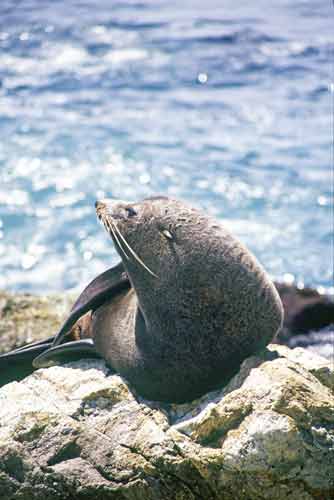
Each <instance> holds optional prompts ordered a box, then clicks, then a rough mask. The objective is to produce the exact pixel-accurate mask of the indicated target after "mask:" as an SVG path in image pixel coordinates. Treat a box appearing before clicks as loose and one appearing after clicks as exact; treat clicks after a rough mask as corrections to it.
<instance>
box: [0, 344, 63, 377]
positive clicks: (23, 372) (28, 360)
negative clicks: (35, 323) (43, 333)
mask: <svg viewBox="0 0 334 500" xmlns="http://www.w3.org/2000/svg"><path fill="white" fill-rule="evenodd" d="M53 339H54V337H49V338H48V339H45V340H41V341H38V342H34V343H32V344H28V345H27V346H23V347H20V348H19V349H15V350H14V351H11V352H7V353H5V354H2V355H0V387H1V386H2V385H5V384H8V383H9V382H12V381H13V380H17V381H18V380H22V379H23V378H24V377H26V376H27V375H29V374H30V373H31V367H32V362H33V360H34V359H35V358H36V356H39V355H40V354H42V353H43V352H44V351H47V350H48V349H50V347H51V346H52V343H53Z"/></svg>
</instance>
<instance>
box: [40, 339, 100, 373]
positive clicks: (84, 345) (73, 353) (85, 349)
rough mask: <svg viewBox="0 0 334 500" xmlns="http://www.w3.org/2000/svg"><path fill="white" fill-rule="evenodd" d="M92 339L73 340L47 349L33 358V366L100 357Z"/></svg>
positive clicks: (41, 366) (46, 365)
mask: <svg viewBox="0 0 334 500" xmlns="http://www.w3.org/2000/svg"><path fill="white" fill-rule="evenodd" d="M100 357H101V356H100V355H99V354H98V353H97V352H96V349H95V347H94V342H93V340H92V339H83V340H74V341H72V342H66V343H65V344H61V345H57V346H55V347H51V348H50V349H47V350H46V351H44V352H43V353H42V354H40V355H39V356H37V358H35V359H34V360H33V363H32V364H33V366H34V368H47V367H49V366H54V365H57V364H59V363H64V362H65V363H69V362H70V361H77V360H78V359H82V358H100Z"/></svg>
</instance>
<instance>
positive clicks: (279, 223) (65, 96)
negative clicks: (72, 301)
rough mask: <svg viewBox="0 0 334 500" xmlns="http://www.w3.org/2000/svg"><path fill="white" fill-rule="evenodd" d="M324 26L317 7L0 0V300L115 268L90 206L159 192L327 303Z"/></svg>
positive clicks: (329, 91)
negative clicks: (193, 209) (190, 207)
mask: <svg viewBox="0 0 334 500" xmlns="http://www.w3.org/2000/svg"><path fill="white" fill-rule="evenodd" d="M333 22H334V8H333V5H332V4H331V2H329V1H328V0H308V1H300V0H297V1H292V0H289V1H287V0H280V1H279V2H274V1H270V0H267V1H264V0H260V1H258V2H256V3H255V4H254V5H251V4H250V3H249V2H246V1H243V0H240V1H239V2H232V1H231V0H224V1H218V0H216V1H213V0H207V1H206V2H202V1H197V0H193V1H184V2H177V1H175V0H172V1H168V2H167V1H161V0H143V1H141V0H137V1H136V0H131V1H129V0H126V1H107V0H100V1H99V2H94V1H93V0H89V1H88V0H76V1H75V0H72V1H71V0H69V1H65V0H53V1H46V0H44V1H43V0H22V1H20V2H17V1H16V0H1V3H0V132H1V134H0V288H7V289H11V290H20V291H33V292H42V293H43V292H50V291H55V290H63V289H70V288H82V287H83V285H85V284H86V283H87V281H88V280H90V279H92V278H93V277H94V276H96V274H97V273H98V272H101V271H103V270H104V269H106V268H107V267H109V266H110V265H113V264H115V263H116V261H117V260H118V257H117V255H116V253H115V251H114V249H113V247H112V243H111V241H110V240H109V239H108V236H107V234H106V233H105V232H104V231H103V229H102V227H101V226H100V224H98V223H97V220H96V217H95V210H94V201H95V199H96V198H101V197H105V196H108V197H115V198H122V199H129V200H134V199H140V198H142V197H145V196H149V195H152V194H158V193H160V194H161V193H162V194H167V195H170V196H175V197H179V198H183V199H185V200H186V201H189V202H190V203H192V204H195V205H198V206H201V207H203V208H204V209H205V210H206V211H207V212H208V213H211V214H213V215H215V216H216V217H218V218H219V219H221V220H222V222H223V223H224V224H226V225H227V226H228V227H229V228H230V229H231V230H232V231H233V232H234V233H235V234H237V235H238V236H239V237H240V238H241V239H242V240H243V241H244V242H245V243H246V244H247V245H248V246H249V248H250V249H251V250H252V251H253V252H254V253H255V254H256V256H257V257H258V259H259V260H260V261H261V262H262V264H263V265H264V266H265V268H266V269H267V270H268V272H269V273H270V274H271V276H272V277H273V278H275V279H280V280H282V279H284V280H286V281H289V282H293V281H295V282H296V283H298V284H299V285H301V286H302V285H303V284H304V283H305V284H309V285H312V286H316V287H319V289H320V290H327V291H328V290H329V291H331V292H333V288H332V279H333V277H332V271H333V266H332V262H333V246H332V241H333V233H332V231H333V228H332V221H331V210H332V207H331V197H332V191H331V190H332V182H333V173H332V169H331V166H332V162H333V152H332V140H333V139H332V133H333V132H332V130H333V123H332V118H331V115H332V112H333V91H334V84H333ZM331 61H332V62H331Z"/></svg>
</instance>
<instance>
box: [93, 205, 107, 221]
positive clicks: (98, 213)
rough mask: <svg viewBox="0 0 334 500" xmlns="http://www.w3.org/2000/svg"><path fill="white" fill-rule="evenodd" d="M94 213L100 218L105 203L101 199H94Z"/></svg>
mask: <svg viewBox="0 0 334 500" xmlns="http://www.w3.org/2000/svg"><path fill="white" fill-rule="evenodd" d="M95 209H96V215H97V216H98V218H99V220H101V218H102V212H103V211H104V210H105V209H106V204H105V203H104V202H103V201H100V200H96V202H95Z"/></svg>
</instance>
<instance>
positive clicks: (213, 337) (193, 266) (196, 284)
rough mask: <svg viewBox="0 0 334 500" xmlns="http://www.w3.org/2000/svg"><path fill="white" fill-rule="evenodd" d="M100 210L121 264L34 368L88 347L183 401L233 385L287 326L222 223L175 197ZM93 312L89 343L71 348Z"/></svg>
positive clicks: (147, 392) (132, 377) (258, 270)
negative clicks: (248, 361)
mask: <svg viewBox="0 0 334 500" xmlns="http://www.w3.org/2000/svg"><path fill="white" fill-rule="evenodd" d="M96 211H97V215H98V218H99V219H100V220H101V221H102V223H103V224H104V226H105V228H106V229H107V231H108V233H109V235H110V236H111V238H112V240H113V243H114V245H115V247H116V250H117V252H118V254H119V256H120V257H121V259H122V260H121V262H120V263H119V264H118V265H117V266H115V267H114V268H112V269H109V270H108V271H106V272H105V273H103V274H102V275H101V276H99V277H97V278H96V279H95V280H94V281H93V282H92V283H91V284H89V285H88V287H87V288H86V289H85V290H84V292H83V293H82V294H81V296H80V297H79V299H78V300H77V302H76V303H75V305H74V307H73V309H72V312H71V314H70V316H69V318H68V320H67V321H66V322H65V324H64V325H63V327H62V329H61V330H60V332H59V333H58V334H57V335H56V337H55V339H54V341H53V347H51V349H50V348H49V347H50V345H49V344H48V346H47V348H46V350H45V351H44V352H43V353H42V354H40V355H39V356H38V357H37V358H36V359H35V360H34V363H33V364H34V366H35V367H41V366H48V365H50V364H54V360H55V359H56V360H57V357H58V356H59V355H61V356H63V355H64V353H66V350H67V352H68V353H70V352H71V345H77V346H79V345H80V343H82V342H83V343H84V349H86V348H87V353H88V355H89V354H91V352H92V349H95V350H96V353H97V355H100V356H102V357H103V358H104V359H105V360H106V361H107V363H108V364H109V365H110V366H111V367H112V368H113V369H115V370H116V371H117V372H118V373H119V374H120V375H122V376H124V377H125V378H126V379H127V380H128V381H129V382H130V383H131V384H132V386H133V387H134V388H135V389H136V391H137V392H138V393H139V394H140V395H141V396H143V397H145V398H147V399H151V400H157V401H164V402H173V403H182V402H185V401H190V400H193V399H195V398H197V397H199V396H201V395H203V394H204V393H206V392H208V391H210V390H213V389H215V388H217V387H219V386H221V385H222V384H224V383H226V382H227V381H228V380H229V378H230V377H231V376H232V375H233V374H234V373H235V372H236V371H237V370H238V369H239V367H240V364H241V362H242V361H243V360H244V359H245V358H246V357H248V356H250V355H251V354H254V353H256V352H257V351H259V350H261V349H263V348H264V347H265V346H266V345H267V344H268V343H269V342H270V341H271V340H272V339H273V338H274V336H275V335H276V333H277V331H278V330H279V329H280V328H281V325H282V320H283V309H282V304H281V301H280V298H279V295H278V293H277V291H276V289H275V287H274V285H273V283H272V282H271V281H270V279H269V278H268V276H267V274H266V273H265V271H264V270H263V268H262V267H261V265H260V264H259V263H258V261H257V260H256V258H255V257H254V256H253V255H252V254H251V253H250V252H249V251H248V250H247V248H246V247H245V246H244V245H243V244H242V243H241V242H240V241H239V240H238V239H237V238H235V237H234V236H233V235H232V234H231V233H230V232H229V231H227V230H226V229H225V228H224V227H223V226H222V225H221V224H220V223H219V222H218V221H216V220H214V219H212V218H211V217H208V216H207V215H206V214H205V213H203V212H201V211H199V210H197V209H195V208H192V207H189V206H187V205H186V204H184V203H182V202H180V201H178V200H174V199H170V198H166V197H153V198H147V199H145V200H143V201H142V202H139V203H127V202H119V201H116V202H111V201H108V200H106V201H101V202H96ZM84 314H86V316H85V321H84V325H83V327H82V328H81V330H80V328H79V330H80V333H79V336H80V338H82V339H83V340H79V341H78V342H75V341H74V342H73V341H72V342H69V343H63V344H62V342H64V340H65V341H66V337H67V338H69V337H68V336H69V332H72V338H73V325H74V326H76V327H77V328H78V326H77V325H78V324H79V325H80V318H81V317H82V316H83V315H84ZM87 318H88V319H87ZM78 320H79V323H78ZM81 321H82V320H81ZM71 328H72V330H71ZM87 332H88V334H87ZM85 337H90V338H85ZM77 350H78V347H77ZM21 352H22V351H21Z"/></svg>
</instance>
